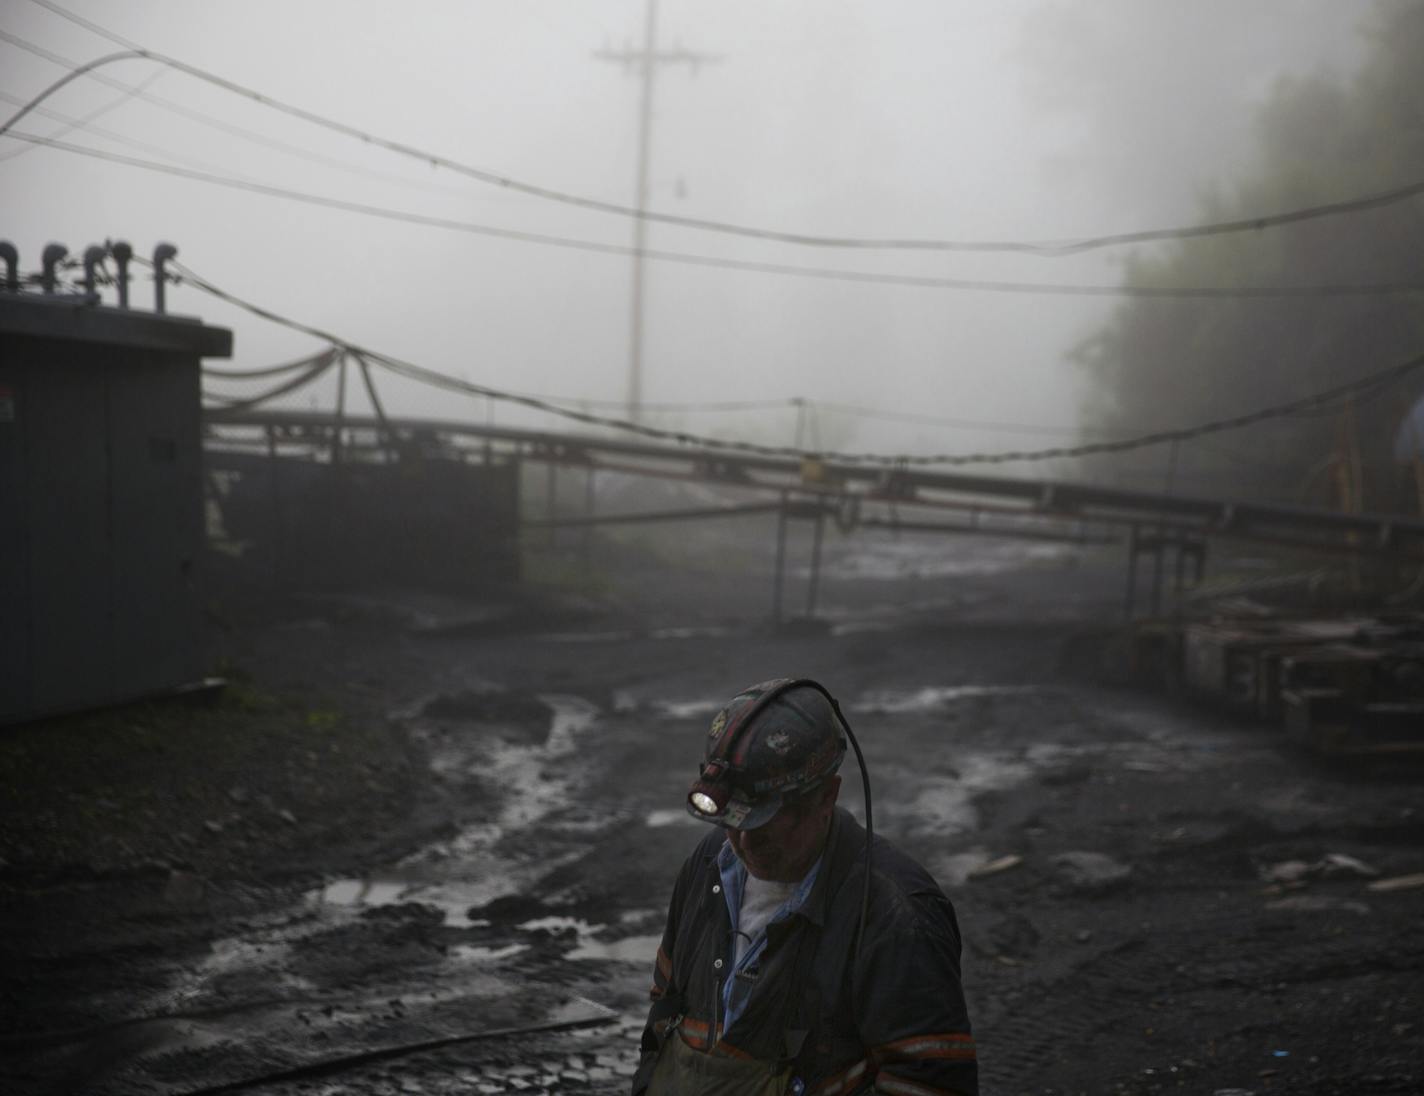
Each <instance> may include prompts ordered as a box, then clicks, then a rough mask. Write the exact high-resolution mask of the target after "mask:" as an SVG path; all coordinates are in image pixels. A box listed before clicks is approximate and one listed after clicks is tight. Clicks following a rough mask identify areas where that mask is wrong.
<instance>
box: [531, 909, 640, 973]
mask: <svg viewBox="0 0 1424 1096" xmlns="http://www.w3.org/2000/svg"><path fill="white" fill-rule="evenodd" d="M515 927H516V928H517V929H519V931H521V932H539V931H543V932H550V933H569V932H572V933H574V934H575V936H576V937H577V943H576V944H575V945H574V947H573V949H572V950H570V951H569V952H567V953H565V955H564V958H565V959H603V960H611V961H613V962H616V963H638V964H641V965H649V966H651V965H652V962H653V959H654V957H655V956H656V955H657V952H658V945H659V944H661V943H662V936H661V934H659V935H656V936H654V935H651V934H647V935H639V936H625V937H623V938H622V939H620V940H599V939H596V937H597V935H598V933H600V932H602V931H603V930H604V928H606V927H607V926H605V925H597V924H592V923H590V922H588V921H585V920H584V919H583V918H581V917H558V916H554V917H538V918H535V919H534V920H532V921H525V922H523V923H522V924H520V925H517V926H515Z"/></svg>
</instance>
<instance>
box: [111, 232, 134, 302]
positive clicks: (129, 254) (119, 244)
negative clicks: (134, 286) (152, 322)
mask: <svg viewBox="0 0 1424 1096" xmlns="http://www.w3.org/2000/svg"><path fill="white" fill-rule="evenodd" d="M109 254H110V255H112V256H113V257H114V265H115V266H117V267H118V268H119V273H118V286H119V307H120V308H127V307H128V306H129V260H130V259H132V258H133V248H132V247H130V246H129V242H128V241H127V240H115V241H114V243H113V245H112V246H111V247H110V248H109Z"/></svg>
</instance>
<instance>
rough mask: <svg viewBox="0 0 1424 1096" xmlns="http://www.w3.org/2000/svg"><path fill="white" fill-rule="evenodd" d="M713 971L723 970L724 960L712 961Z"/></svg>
mask: <svg viewBox="0 0 1424 1096" xmlns="http://www.w3.org/2000/svg"><path fill="white" fill-rule="evenodd" d="M712 969H713V970H721V969H722V960H720V959H713V960H712Z"/></svg>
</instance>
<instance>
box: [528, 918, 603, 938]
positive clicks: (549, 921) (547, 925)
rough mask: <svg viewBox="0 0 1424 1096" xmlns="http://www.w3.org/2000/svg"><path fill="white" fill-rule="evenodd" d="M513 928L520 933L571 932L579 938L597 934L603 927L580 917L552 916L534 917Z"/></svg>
mask: <svg viewBox="0 0 1424 1096" xmlns="http://www.w3.org/2000/svg"><path fill="white" fill-rule="evenodd" d="M514 927H515V928H517V929H518V930H519V931H520V932H553V933H560V932H569V931H570V930H572V931H573V932H576V933H578V935H579V936H580V937H584V936H589V935H591V934H593V933H595V932H597V931H598V930H599V929H601V928H603V927H604V926H602V925H593V924H590V923H589V922H587V921H585V920H584V919H583V918H582V917H560V916H558V915H553V916H549V917H536V918H534V919H533V920H532V921H523V922H521V923H520V924H518V925H515V926H514Z"/></svg>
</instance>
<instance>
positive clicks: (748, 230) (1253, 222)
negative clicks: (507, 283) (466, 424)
mask: <svg viewBox="0 0 1424 1096" xmlns="http://www.w3.org/2000/svg"><path fill="white" fill-rule="evenodd" d="M34 2H35V3H36V4H38V5H40V6H41V7H43V8H45V9H47V10H49V11H51V12H53V13H54V14H56V15H59V16H61V17H62V18H64V19H68V20H69V21H70V22H72V23H75V24H77V25H79V26H81V27H84V28H85V29H86V30H88V31H91V32H92V33H94V34H97V35H99V36H100V37H102V38H105V39H107V40H108V41H110V42H114V43H116V44H118V45H121V46H124V47H125V48H126V49H127V50H128V51H129V54H128V55H137V56H142V57H145V58H147V59H149V60H151V61H155V62H157V63H159V64H163V65H167V66H169V67H170V68H173V69H176V70H178V71H180V72H183V73H186V74H187V75H189V76H192V77H194V78H195V79H199V80H204V81H206V82H208V83H210V84H212V85H214V86H216V87H220V88H222V89H223V90H225V91H229V92H231V93H233V94H234V95H240V96H243V97H244V98H247V99H250V100H252V101H253V102H256V103H260V104H262V105H263V106H265V107H269V108H271V109H273V110H277V111H281V112H282V113H284V114H288V115H291V116H292V117H295V118H300V119H301V120H302V121H305V122H309V123H311V124H312V125H316V126H321V127H322V128H324V129H328V130H331V131H333V132H336V133H341V134H344V135H345V136H347V137H353V138H355V139H357V140H360V141H362V142H363V143H365V144H368V145H375V146H377V147H379V148H383V149H386V150H387V151H389V152H394V153H397V154H399V155H402V156H407V157H411V158H414V159H417V160H420V161H422V162H424V163H426V164H431V165H434V166H436V167H443V168H445V169H447V170H449V171H453V172H457V173H459V174H461V175H465V176H468V177H469V178H472V179H477V180H479V181H480V182H483V183H488V184H490V185H492V186H497V187H501V188H503V189H505V190H510V191H516V192H518V193H521V194H527V195H529V196H531V197H535V198H542V199H545V200H548V201H554V202H560V203H562V204H565V205H571V206H577V207H579V208H582V209H589V210H593V211H596V212H599V213H610V214H616V215H618V216H622V217H631V218H634V219H636V220H641V221H648V222H656V223H658V224H668V225H677V226H679V227H682V228H693V229H700V230H703V231H708V232H720V233H725V234H728V235H733V236H743V237H747V238H750V239H760V240H770V241H775V242H778V243H788V244H799V245H802V246H806V247H825V248H861V249H866V250H881V251H891V250H897V251H971V252H1012V253H1021V254H1032V255H1042V256H1062V255H1073V254H1078V253H1081V252H1084V251H1092V250H1097V249H1100V248H1105V247H1116V246H1120V245H1123V244H1134V243H1147V242H1151V241H1158V240H1173V239H1196V238H1202V237H1208V236H1223V235H1231V234H1236V233H1241V232H1256V231H1259V230H1261V229H1264V228H1273V227H1278V226H1280V225H1287V224H1295V223H1298V222H1301V221H1308V220H1315V219H1317V218H1321V217H1333V216H1339V215H1341V214H1346V213H1356V212H1362V211H1364V210H1370V209H1378V208H1381V207H1383V206H1388V205H1392V204H1394V203H1397V202H1402V201H1405V200H1407V199H1409V198H1412V197H1415V196H1417V195H1420V194H1424V180H1420V181H1415V182H1412V183H1408V184H1406V185H1404V186H1400V187H1396V188H1393V189H1391V190H1386V191H1380V192H1377V193H1374V194H1368V195H1364V196H1361V197H1356V198H1350V199H1346V200H1342V201H1337V202H1328V203H1324V204H1320V205H1313V206H1304V207H1301V208H1297V209H1291V210H1285V211H1283V212H1277V213H1269V214H1263V215H1261V216H1257V217H1248V218H1241V219H1237V220H1230V221H1218V222H1214V223H1210V224H1201V225H1190V226H1186V227H1177V228H1158V229H1146V230H1142V231H1136V232H1119V233H1111V234H1107V235H1099V236H1089V237H1083V238H1078V239H1068V240H1037V241H1031V240H945V239H897V238H879V239H876V238H868V237H852V236H825V235H816V234H812V233H804V232H790V231H784V230H779V229H768V228H759V227H755V226H751V225H743V224H737V223H734V222H730V221H718V220H713V219H710V218H703V217H688V216H685V215H681V214H674V213H662V212H657V211H655V210H648V209H639V208H635V207H633V206H626V205H621V204H619V203H617V202H607V201H603V200H601V199H598V198H590V197H587V196H585V195H579V194H573V193H570V192H568V191H563V190H557V189H554V188H552V187H546V186H541V185H539V184H536V183H530V182H526V181H523V180H520V179H515V178H513V177H511V176H508V175H503V174H500V173H498V172H494V171H489V170H486V169H484V168H479V167H475V166H472V165H470V164H465V163H461V162H460V161H458V160H452V159H450V158H449V157H447V156H442V155H440V154H438V153H435V152H430V151H427V150H424V149H420V148H417V147H415V146H414V145H408V144H406V143H404V142H402V141H396V140H392V139H390V138H387V137H381V136H379V135H377V134H374V133H370V132H367V131H365V130H362V129H359V128H357V127H356V126H352V125H348V124H347V123H345V122H340V121H337V120H336V119H334V118H328V117H326V116H325V115H321V114H317V113H315V112H313V111H309V110H306V109H305V108H303V107H299V106H295V105H293V104H291V103H286V102H283V101H282V100H279V99H274V98H272V97H271V96H268V95H264V94H263V93H261V92H259V91H256V90H254V89H252V88H249V87H246V86H244V85H242V84H238V83H235V82H234V81H232V80H228V79H226V78H224V77H222V76H218V75H216V74H215V73H212V72H208V71H207V70H206V69H201V68H199V67H197V66H196V65H190V64H188V63H187V62H184V61H180V60H178V59H176V58H173V57H169V56H167V55H165V54H162V53H158V52H155V51H153V50H149V49H145V48H143V47H142V46H140V45H139V44H138V43H136V42H134V41H133V40H132V39H128V38H125V37H123V36H122V35H119V34H116V33H114V32H113V31H111V30H108V29H107V28H105V27H102V26H100V25H99V24H98V23H95V22H93V21H92V20H90V19H86V18H84V17H83V16H80V15H76V14H75V13H74V12H71V11H69V10H67V9H66V8H64V7H62V6H60V5H59V4H57V3H54V2H53V0H34ZM128 55H119V54H115V55H112V56H111V57H108V58H101V59H100V60H99V61H95V62H91V63H90V64H89V65H88V66H87V68H89V69H92V68H97V67H98V66H99V65H101V64H106V63H108V62H110V61H117V60H121V59H123V57H124V56H128ZM46 94H48V93H46ZM5 128H8V124H7V126H6V127H0V133H3V132H4V131H5Z"/></svg>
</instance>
